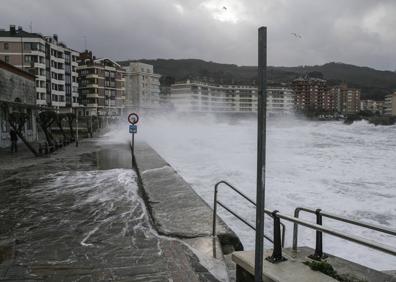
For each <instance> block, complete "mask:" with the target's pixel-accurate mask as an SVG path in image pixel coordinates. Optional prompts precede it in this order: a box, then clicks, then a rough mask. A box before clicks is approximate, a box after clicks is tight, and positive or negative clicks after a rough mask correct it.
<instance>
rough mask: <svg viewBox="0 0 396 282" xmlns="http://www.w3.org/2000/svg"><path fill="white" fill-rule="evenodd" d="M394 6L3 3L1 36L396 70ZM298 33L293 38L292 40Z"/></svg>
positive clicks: (362, 2)
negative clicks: (20, 30) (262, 30)
mask: <svg viewBox="0 0 396 282" xmlns="http://www.w3.org/2000/svg"><path fill="white" fill-rule="evenodd" d="M395 15H396V1H395V0H68V1H60V0H1V6H0V28H6V29H8V26H9V24H15V25H21V26H23V27H24V29H25V30H28V31H29V30H30V25H31V23H32V25H31V26H32V28H33V32H40V33H43V34H45V35H51V34H54V33H56V34H58V36H59V38H60V39H61V40H62V41H64V42H65V43H66V44H67V45H68V46H70V47H71V48H73V49H76V50H79V51H81V50H83V49H84V46H85V40H84V37H85V38H86V44H87V47H88V49H91V50H93V51H94V53H95V54H96V55H97V57H109V58H112V59H115V60H122V59H140V58H176V59H178V58H197V59H204V60H210V61H214V62H222V63H234V64H238V65H256V64H257V63H256V62H257V28H258V27H259V26H262V25H265V26H268V40H269V41H268V63H269V64H270V65H277V66H280V65H282V66H295V65H312V64H323V63H326V62H331V61H335V62H344V63H351V64H356V65H361V66H370V67H373V68H377V69H383V70H395V69H396V56H395V50H396V47H395V46H396V16H395ZM292 33H295V34H292Z"/></svg>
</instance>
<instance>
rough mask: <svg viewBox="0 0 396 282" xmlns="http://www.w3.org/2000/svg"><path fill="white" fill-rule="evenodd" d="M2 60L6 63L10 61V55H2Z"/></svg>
mask: <svg viewBox="0 0 396 282" xmlns="http://www.w3.org/2000/svg"><path fill="white" fill-rule="evenodd" d="M4 61H5V62H6V63H7V64H8V63H9V62H10V56H4Z"/></svg>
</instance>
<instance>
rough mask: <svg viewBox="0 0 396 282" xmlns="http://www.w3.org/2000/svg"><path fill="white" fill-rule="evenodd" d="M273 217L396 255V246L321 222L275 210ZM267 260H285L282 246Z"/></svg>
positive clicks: (275, 222)
mask: <svg viewBox="0 0 396 282" xmlns="http://www.w3.org/2000/svg"><path fill="white" fill-rule="evenodd" d="M273 217H274V219H276V218H280V219H284V220H287V221H291V222H293V223H295V224H299V225H302V226H305V227H308V228H311V229H314V230H316V231H320V232H323V233H327V234H330V235H333V236H335V237H338V238H341V239H345V240H347V241H351V242H354V243H358V244H360V245H363V246H366V247H369V248H372V249H375V250H378V251H381V252H384V253H387V254H390V255H394V256H396V249H395V248H392V247H390V246H386V245H384V244H380V243H377V242H373V241H370V240H367V239H365V238H362V237H358V236H353V235H349V234H345V233H343V232H341V231H337V230H334V229H331V228H328V227H324V226H322V225H319V224H314V223H311V222H308V221H305V220H301V219H299V218H296V217H293V216H289V215H284V214H280V213H279V212H278V211H274V212H273ZM274 224H277V220H274ZM277 229H279V227H276V226H274V230H277ZM392 232H393V231H392ZM274 236H279V234H276V233H275V232H274ZM274 241H275V240H274ZM318 259H319V258H318ZM267 260H269V261H271V262H274V263H276V262H280V261H282V260H285V258H283V256H282V248H280V247H279V246H274V250H273V253H272V256H270V257H268V258H267Z"/></svg>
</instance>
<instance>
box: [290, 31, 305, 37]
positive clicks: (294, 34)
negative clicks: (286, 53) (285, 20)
mask: <svg viewBox="0 0 396 282" xmlns="http://www.w3.org/2000/svg"><path fill="white" fill-rule="evenodd" d="M290 34H291V35H293V36H294V37H296V38H302V36H301V35H299V34H297V33H295V32H292V33H290Z"/></svg>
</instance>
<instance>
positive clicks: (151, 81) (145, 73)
mask: <svg viewBox="0 0 396 282" xmlns="http://www.w3.org/2000/svg"><path fill="white" fill-rule="evenodd" d="M124 70H125V72H126V76H125V89H126V95H125V96H126V100H125V106H126V107H127V108H128V109H140V108H158V105H159V103H160V81H159V79H160V77H161V76H160V75H159V74H155V73H154V68H153V66H152V65H148V64H144V63H140V62H130V63H129V65H127V66H124Z"/></svg>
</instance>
